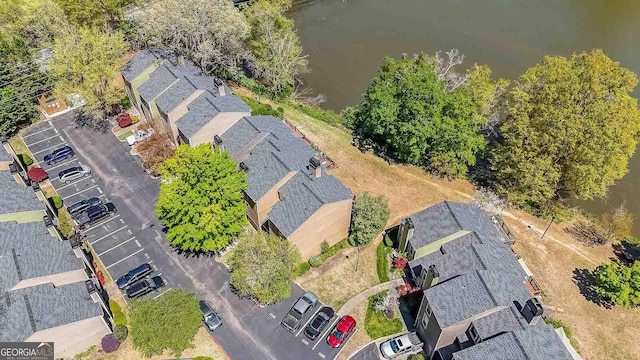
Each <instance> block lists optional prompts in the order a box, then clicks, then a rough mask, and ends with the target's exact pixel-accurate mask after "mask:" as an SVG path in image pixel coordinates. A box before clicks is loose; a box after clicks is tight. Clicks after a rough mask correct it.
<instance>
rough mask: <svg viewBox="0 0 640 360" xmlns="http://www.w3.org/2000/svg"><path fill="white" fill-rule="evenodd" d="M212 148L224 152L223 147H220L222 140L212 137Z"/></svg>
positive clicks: (216, 136)
mask: <svg viewBox="0 0 640 360" xmlns="http://www.w3.org/2000/svg"><path fill="white" fill-rule="evenodd" d="M213 147H214V148H218V149H220V151H224V145H222V138H221V137H220V136H218V135H215V136H214V137H213Z"/></svg>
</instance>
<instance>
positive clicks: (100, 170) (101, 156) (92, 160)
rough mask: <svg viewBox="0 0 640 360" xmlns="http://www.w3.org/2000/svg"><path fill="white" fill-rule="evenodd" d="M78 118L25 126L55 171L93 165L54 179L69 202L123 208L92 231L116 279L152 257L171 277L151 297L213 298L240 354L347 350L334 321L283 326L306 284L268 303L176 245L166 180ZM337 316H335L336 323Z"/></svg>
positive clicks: (329, 354) (281, 358) (315, 355)
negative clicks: (171, 293)
mask: <svg viewBox="0 0 640 360" xmlns="http://www.w3.org/2000/svg"><path fill="white" fill-rule="evenodd" d="M74 119H75V114H74V113H68V114H64V115H61V116H59V117H56V118H55V119H53V120H51V121H47V122H43V123H40V124H38V125H36V126H34V127H32V128H30V129H29V130H28V131H27V132H25V133H24V134H23V139H24V141H25V143H26V144H27V146H28V147H29V149H30V150H31V151H32V153H33V154H34V156H35V159H36V160H37V161H39V162H40V163H41V166H43V167H44V168H45V169H46V170H47V171H48V172H49V175H50V176H51V177H52V178H55V177H56V175H57V172H59V171H61V170H63V169H65V168H67V167H69V166H76V165H78V164H85V165H88V166H89V167H90V168H91V170H92V173H91V175H90V176H88V177H85V178H82V179H79V180H75V181H73V182H71V183H69V184H62V183H60V182H59V180H57V179H53V180H51V182H52V185H53V186H54V187H55V188H56V189H57V191H58V192H59V193H60V195H61V196H62V198H63V199H64V201H65V203H66V204H71V203H73V202H75V201H78V200H81V199H82V198H85V197H93V196H95V197H100V198H101V199H102V200H103V201H111V202H113V203H114V204H115V206H116V207H117V209H118V214H117V215H115V216H112V217H110V218H107V219H105V220H103V221H101V222H98V223H97V224H94V225H92V226H91V227H89V228H88V229H87V230H85V233H86V235H87V238H88V239H89V241H90V242H91V244H92V246H93V247H94V249H95V251H96V253H97V254H98V256H99V257H100V259H101V260H102V261H103V263H104V264H105V267H106V268H107V271H108V272H109V273H110V275H111V276H112V278H114V279H115V278H117V277H118V276H120V275H122V274H124V273H125V272H126V271H127V270H129V269H131V268H133V267H135V266H137V265H138V264H140V263H143V262H149V263H151V264H152V266H153V268H154V270H155V273H156V274H161V276H162V278H163V279H164V280H165V282H166V283H167V284H166V285H165V287H164V288H162V289H160V290H157V291H156V292H154V293H152V294H151V295H149V296H153V297H159V296H162V294H163V293H164V292H165V291H167V290H169V289H171V288H182V289H189V290H192V291H193V292H194V293H195V294H196V295H197V296H198V297H200V298H203V299H206V300H207V301H208V302H209V303H211V304H212V305H213V306H214V307H215V308H216V309H217V310H218V311H219V312H220V314H221V317H222V318H223V321H224V325H223V326H222V327H221V328H219V329H218V330H216V331H215V332H213V333H212V336H213V337H214V338H215V340H216V341H217V342H218V343H219V344H220V345H221V346H222V347H223V348H224V350H225V351H226V352H227V354H228V355H229V356H230V357H231V358H232V359H238V360H245V359H246V360H252V359H274V360H275V359H277V360H288V359H291V360H299V359H305V360H316V359H318V360H327V359H329V360H330V359H334V358H335V357H336V356H337V354H338V353H339V351H340V349H333V348H331V347H330V346H329V345H328V344H327V343H326V341H325V340H324V339H325V338H326V334H327V333H328V331H329V330H330V327H327V329H325V332H324V333H323V336H322V337H320V338H318V339H317V340H316V341H311V340H309V339H307V338H305V337H304V335H303V334H302V330H300V331H297V332H295V333H294V334H291V333H288V332H287V331H286V330H284V329H283V328H282V327H281V326H280V320H281V319H282V317H284V315H285V314H286V313H287V311H288V310H289V309H290V307H291V306H292V305H293V304H294V303H295V301H296V300H297V299H298V297H300V296H301V295H302V293H303V292H304V290H303V289H301V288H300V287H299V286H297V285H295V284H294V286H293V288H292V296H291V297H290V298H288V299H286V300H284V301H282V302H280V303H278V304H274V305H269V306H266V307H263V308H260V307H258V306H256V305H255V303H254V302H253V301H251V300H248V299H241V298H239V297H238V296H236V295H235V294H234V293H233V292H232V291H231V289H230V287H229V272H228V271H227V268H226V267H225V266H224V265H223V264H221V263H220V262H218V261H216V259H214V258H213V257H208V256H186V255H183V254H179V253H178V252H176V251H174V249H172V248H171V247H170V246H169V244H168V242H167V239H166V237H165V235H164V233H163V232H162V225H161V223H160V222H159V220H158V219H157V217H156V216H155V214H154V204H155V202H156V200H157V199H158V195H159V181H158V180H154V179H152V178H150V177H149V176H148V175H147V174H146V173H145V172H144V170H143V168H142V166H141V165H140V163H139V161H138V159H137V158H136V157H134V156H132V155H130V153H129V150H130V149H129V146H128V145H127V144H126V143H123V142H120V141H119V140H118V138H117V137H115V136H114V135H113V134H112V133H111V132H107V133H99V132H94V131H91V130H88V129H85V128H78V127H77V126H76V124H75V121H74ZM65 144H68V145H70V146H72V147H73V148H74V150H75V151H76V153H77V155H76V156H75V157H74V158H73V159H69V160H65V161H62V162H60V163H58V164H53V165H51V166H47V165H46V164H43V163H42V159H43V157H44V155H46V154H47V153H49V152H50V151H52V150H54V149H56V148H58V147H61V146H63V145H65ZM320 307H321V304H318V305H317V306H316V307H315V308H314V309H313V310H312V311H311V312H309V313H308V314H307V315H306V316H305V318H304V320H303V324H306V323H307V322H308V321H309V320H310V319H311V317H312V316H313V314H314V313H315V312H316V311H318V310H319V309H320ZM337 320H338V319H337V318H334V319H332V321H331V323H330V324H331V325H333V324H335V322H337ZM347 341H348V339H347Z"/></svg>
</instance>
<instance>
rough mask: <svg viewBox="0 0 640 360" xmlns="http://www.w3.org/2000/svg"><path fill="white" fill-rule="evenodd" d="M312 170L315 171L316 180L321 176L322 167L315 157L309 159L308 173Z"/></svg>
mask: <svg viewBox="0 0 640 360" xmlns="http://www.w3.org/2000/svg"><path fill="white" fill-rule="evenodd" d="M313 170H315V173H316V177H317V178H319V177H320V176H322V165H320V160H319V159H318V158H317V157H315V156H314V157H312V158H310V159H309V171H313Z"/></svg>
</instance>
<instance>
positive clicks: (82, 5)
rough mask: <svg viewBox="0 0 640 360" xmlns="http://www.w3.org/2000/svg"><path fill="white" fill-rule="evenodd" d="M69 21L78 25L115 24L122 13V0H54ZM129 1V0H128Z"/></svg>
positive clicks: (103, 25) (102, 25)
mask: <svg viewBox="0 0 640 360" xmlns="http://www.w3.org/2000/svg"><path fill="white" fill-rule="evenodd" d="M56 1H57V2H58V5H60V7H61V8H62V10H63V11H64V13H65V15H66V16H67V18H68V19H69V21H70V22H71V23H72V24H74V25H76V26H78V27H84V26H86V27H100V28H104V27H105V26H107V25H109V27H111V28H114V27H115V26H117V23H118V21H119V20H120V18H121V17H122V15H123V11H122V6H124V5H126V3H128V2H127V1H122V0H82V1H79V0H56ZM129 2H130V1H129Z"/></svg>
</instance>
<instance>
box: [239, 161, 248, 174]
mask: <svg viewBox="0 0 640 360" xmlns="http://www.w3.org/2000/svg"><path fill="white" fill-rule="evenodd" d="M239 166H240V170H242V171H244V172H247V171H249V167H248V166H247V164H245V163H244V161H243V162H241V163H240V165H239Z"/></svg>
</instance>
